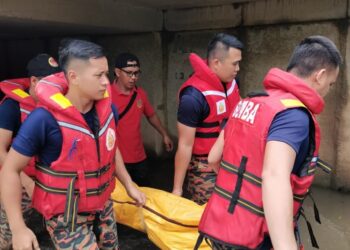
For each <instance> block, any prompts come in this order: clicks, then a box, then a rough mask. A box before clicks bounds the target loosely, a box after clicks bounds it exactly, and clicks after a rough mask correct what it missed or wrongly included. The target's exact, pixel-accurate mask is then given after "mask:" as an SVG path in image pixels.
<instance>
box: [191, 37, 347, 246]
mask: <svg viewBox="0 0 350 250" xmlns="http://www.w3.org/2000/svg"><path fill="white" fill-rule="evenodd" d="M341 60H342V59H341V55H340V53H339V51H338V49H337V47H336V46H335V45H334V43H333V42H332V41H331V40H329V39H328V38H326V37H324V36H310V37H307V38H305V39H304V40H303V41H301V42H300V44H299V45H298V46H296V48H295V50H294V52H293V54H292V56H291V59H290V61H289V64H288V67H287V71H283V70H280V69H277V68H273V69H271V70H270V71H269V72H268V74H267V75H266V76H265V79H264V81H263V85H264V88H265V91H266V92H263V93H252V94H250V95H248V97H247V98H246V99H244V100H242V101H240V102H239V104H238V105H237V107H236V108H235V110H234V111H233V113H232V115H231V117H230V118H229V120H228V122H227V125H226V127H225V129H224V131H222V132H221V134H220V137H219V139H218V141H217V142H216V143H215V145H214V147H213V151H211V153H210V156H209V161H210V162H212V163H213V164H215V163H218V162H219V161H220V159H221V153H222V160H221V163H220V169H219V172H218V177H217V180H216V184H215V188H214V192H213V194H212V196H211V198H210V200H209V202H208V204H207V206H206V208H205V210H204V213H203V215H202V218H201V221H200V225H199V232H200V235H201V236H200V238H199V241H198V242H197V243H198V244H197V247H198V246H199V243H200V241H201V240H202V239H203V237H204V238H208V239H210V240H211V242H212V246H213V249H272V248H273V249H275V250H281V249H283V250H288V249H293V250H296V249H303V247H302V245H301V242H300V238H299V237H298V235H299V233H298V229H297V227H296V226H297V223H296V221H297V219H298V217H299V216H300V215H302V216H303V210H302V208H301V205H302V202H303V200H304V198H305V196H306V195H307V194H308V190H309V188H310V186H311V184H312V182H313V179H314V174H315V170H316V167H317V166H319V167H322V168H323V169H324V170H325V171H329V167H328V166H327V165H325V163H324V162H322V161H321V160H320V159H319V158H318V152H319V146H320V130H319V125H318V123H317V120H316V118H315V115H317V114H319V113H321V112H322V110H323V107H324V99H323V97H324V96H325V95H326V94H327V93H328V91H329V88H330V86H332V85H333V84H334V83H335V81H336V79H337V76H338V73H339V66H340V64H341ZM310 233H312V232H311V231H310ZM310 236H311V240H312V243H313V245H314V246H315V247H318V246H317V242H316V240H315V238H314V236H313V234H310ZM271 243H272V244H271Z"/></svg>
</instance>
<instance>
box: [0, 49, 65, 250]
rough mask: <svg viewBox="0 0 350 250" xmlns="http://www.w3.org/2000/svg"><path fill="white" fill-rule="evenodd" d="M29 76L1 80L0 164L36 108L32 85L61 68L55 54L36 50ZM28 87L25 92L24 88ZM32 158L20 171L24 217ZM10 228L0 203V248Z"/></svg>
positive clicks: (31, 184) (7, 240) (7, 241)
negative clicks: (2, 95) (25, 121)
mask: <svg viewBox="0 0 350 250" xmlns="http://www.w3.org/2000/svg"><path fill="white" fill-rule="evenodd" d="M27 71H28V78H21V79H12V80H5V81H2V82H1V83H0V89H1V91H2V92H3V93H4V94H5V97H4V99H3V100H2V101H1V104H0V168H1V165H3V163H4V161H5V158H6V156H7V154H8V149H9V148H10V146H11V142H12V140H13V138H14V137H15V136H16V134H17V132H18V130H19V127H20V126H21V124H22V122H23V121H24V120H25V119H26V118H27V116H28V115H29V113H30V112H31V111H32V110H33V109H34V108H35V105H36V100H37V98H36V96H35V92H34V89H35V86H36V84H37V82H38V81H39V80H40V79H41V78H43V77H45V76H48V75H51V74H54V73H57V72H59V71H60V68H59V67H58V64H57V62H56V61H55V59H54V58H52V57H51V56H49V55H47V54H39V55H37V56H36V57H34V58H33V59H31V60H30V61H29V63H28V65H27ZM27 91H28V92H27ZM33 176H34V159H32V160H31V161H30V163H29V164H28V166H27V167H26V168H25V169H24V171H23V172H22V173H21V183H22V186H23V193H22V212H23V217H24V218H25V220H26V221H28V220H29V219H30V218H31V215H32V213H33V209H32V208H31V206H30V205H31V204H30V203H31V198H30V197H31V196H32V192H33V188H34V181H33V180H32V179H31V177H33ZM11 238H12V235H11V230H10V228H9V224H8V221H7V217H6V213H5V210H4V209H3V207H1V206H0V249H8V248H9V247H10V245H11Z"/></svg>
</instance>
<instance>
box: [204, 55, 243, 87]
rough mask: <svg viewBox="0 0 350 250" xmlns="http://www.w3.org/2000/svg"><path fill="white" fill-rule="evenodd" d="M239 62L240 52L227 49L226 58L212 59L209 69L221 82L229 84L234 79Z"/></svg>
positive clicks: (240, 58)
mask: <svg viewBox="0 0 350 250" xmlns="http://www.w3.org/2000/svg"><path fill="white" fill-rule="evenodd" d="M241 60H242V52H241V51H240V50H239V49H236V48H229V49H228V51H226V56H224V57H223V58H222V59H219V58H214V59H213V62H211V63H210V67H211V69H212V70H213V71H214V73H215V74H216V75H217V76H218V77H219V79H220V80H221V81H222V82H224V83H229V82H232V81H233V79H235V78H236V76H237V74H238V71H239V63H240V61H241Z"/></svg>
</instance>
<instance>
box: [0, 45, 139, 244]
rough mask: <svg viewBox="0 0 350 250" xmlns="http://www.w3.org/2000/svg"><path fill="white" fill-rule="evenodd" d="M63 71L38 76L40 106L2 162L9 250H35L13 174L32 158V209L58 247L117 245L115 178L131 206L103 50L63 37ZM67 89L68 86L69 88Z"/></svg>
mask: <svg viewBox="0 0 350 250" xmlns="http://www.w3.org/2000/svg"><path fill="white" fill-rule="evenodd" d="M59 63H60V66H61V68H62V70H63V72H64V73H59V74H55V75H51V76H49V77H46V78H44V79H42V80H41V81H40V82H39V83H38V85H37V87H36V94H37V97H38V100H39V104H40V106H41V107H40V108H38V109H36V110H34V111H33V112H32V113H31V115H30V116H29V117H28V118H27V120H26V121H25V122H24V123H23V125H22V127H21V129H20V130H19V132H18V134H17V137H16V138H15V140H14V142H13V144H12V147H11V149H10V151H9V153H8V156H7V158H6V160H5V163H4V165H3V170H2V175H1V189H2V198H3V201H4V207H5V210H6V213H7V215H8V219H9V224H10V228H11V231H12V234H13V240H12V242H13V248H14V249H39V246H38V243H37V240H36V237H35V235H34V234H33V233H32V231H30V230H29V229H28V228H27V227H26V225H25V223H24V221H23V217H22V214H21V209H20V194H21V188H20V186H21V184H20V178H19V173H20V172H21V171H22V169H23V168H24V167H25V166H26V165H27V163H28V162H29V160H30V159H31V157H33V156H34V155H35V156H36V157H37V164H36V170H35V188H34V193H33V207H34V208H35V209H36V210H37V211H39V212H40V213H41V214H42V215H43V216H44V218H45V222H46V227H47V229H48V231H49V233H50V236H51V239H52V241H53V243H54V245H55V248H56V249H99V248H101V249H118V237H117V228H116V222H115V219H114V215H113V206H112V205H113V204H112V202H111V201H110V200H109V197H110V194H111V192H112V191H113V189H114V184H115V175H116V176H117V177H118V178H119V180H120V181H121V183H122V184H123V185H124V186H125V188H126V190H127V192H128V194H129V196H130V197H132V198H133V199H134V200H135V201H136V202H137V204H139V205H142V204H144V202H145V196H144V194H143V193H141V192H140V191H138V189H136V188H135V186H134V185H133V184H132V180H131V178H130V176H129V175H128V173H127V171H126V169H125V167H124V164H123V161H122V157H121V155H120V152H119V149H118V148H117V146H116V145H117V144H116V135H115V129H116V124H117V119H118V113H117V112H116V110H115V108H114V107H113V105H112V100H111V97H110V90H109V81H108V78H107V74H108V64H107V59H106V57H105V55H104V53H103V49H102V48H101V47H100V46H98V45H96V44H94V43H91V42H87V41H83V40H66V41H65V42H63V43H62V44H61V47H60V49H59ZM68 86H69V88H68Z"/></svg>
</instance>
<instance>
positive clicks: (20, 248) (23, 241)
mask: <svg viewBox="0 0 350 250" xmlns="http://www.w3.org/2000/svg"><path fill="white" fill-rule="evenodd" d="M12 247H13V249H14V250H33V249H34V250H40V247H39V243H38V240H37V239H36V237H35V234H34V233H33V232H32V231H31V230H30V229H29V228H28V227H23V228H20V229H18V230H13V231H12Z"/></svg>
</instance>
